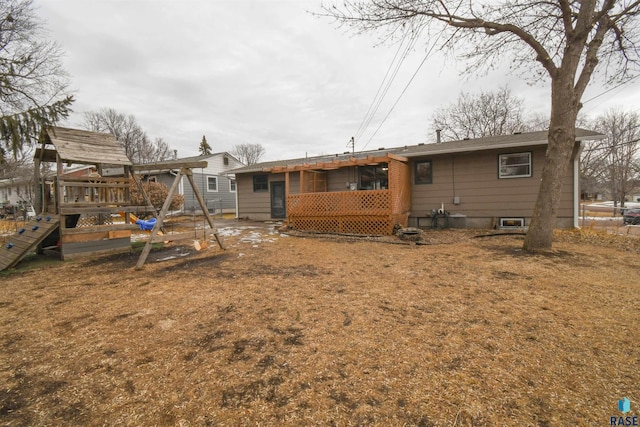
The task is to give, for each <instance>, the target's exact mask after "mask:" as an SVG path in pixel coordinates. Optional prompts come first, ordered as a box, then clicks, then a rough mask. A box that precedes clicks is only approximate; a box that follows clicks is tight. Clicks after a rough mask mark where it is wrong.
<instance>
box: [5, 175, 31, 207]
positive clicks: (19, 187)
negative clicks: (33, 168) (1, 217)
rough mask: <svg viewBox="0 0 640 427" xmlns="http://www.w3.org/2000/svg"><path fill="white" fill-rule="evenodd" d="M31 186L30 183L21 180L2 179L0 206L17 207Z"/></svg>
mask: <svg viewBox="0 0 640 427" xmlns="http://www.w3.org/2000/svg"><path fill="white" fill-rule="evenodd" d="M29 186H31V182H30V181H25V180H20V179H0V206H7V205H11V206H15V205H16V204H18V202H20V201H21V200H24V199H23V197H21V195H23V194H24V192H25V191H26V189H27V188H28V187H29Z"/></svg>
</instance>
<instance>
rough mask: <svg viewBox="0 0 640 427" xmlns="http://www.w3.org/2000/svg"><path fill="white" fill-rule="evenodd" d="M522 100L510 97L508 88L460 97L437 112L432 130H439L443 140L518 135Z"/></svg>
mask: <svg viewBox="0 0 640 427" xmlns="http://www.w3.org/2000/svg"><path fill="white" fill-rule="evenodd" d="M523 117H524V99H522V98H518V97H515V96H513V95H512V94H511V90H510V89H509V88H508V87H502V88H500V89H499V90H498V91H496V92H484V91H483V92H480V93H479V94H475V95H473V94H470V93H461V94H460V95H459V96H458V100H457V101H456V103H455V104H451V105H449V106H446V107H440V108H438V109H437V110H436V111H435V113H434V114H433V117H432V119H431V121H432V124H431V126H432V128H433V130H436V129H439V130H441V132H442V133H441V135H442V139H443V140H445V141H446V140H460V139H464V138H482V137H484V136H495V135H507V134H511V133H513V132H516V131H522V130H523V128H524V127H525V123H524V118H523Z"/></svg>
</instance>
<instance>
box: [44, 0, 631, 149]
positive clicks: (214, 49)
mask: <svg viewBox="0 0 640 427" xmlns="http://www.w3.org/2000/svg"><path fill="white" fill-rule="evenodd" d="M35 5H36V7H38V8H39V9H38V10H39V12H38V13H39V14H40V16H42V17H43V19H44V20H45V21H46V22H47V25H48V27H49V29H50V30H51V38H52V39H54V40H56V41H58V42H59V43H60V45H61V46H62V48H63V49H64V50H65V51H66V52H67V55H66V60H65V66H66V68H67V70H68V71H69V72H70V73H71V75H72V79H73V80H72V82H73V83H72V85H73V87H74V88H75V89H76V91H77V92H76V99H77V101H76V104H74V107H73V108H74V110H75V111H76V112H77V113H76V114H75V115H74V117H73V118H72V119H71V120H70V123H68V125H70V126H80V125H81V122H82V116H81V115H82V113H83V112H85V111H90V110H98V109H100V108H103V107H110V108H115V109H116V110H118V111H120V112H123V113H126V114H133V115H135V116H136V118H137V120H138V122H139V123H140V124H141V125H142V126H143V128H144V129H145V130H146V131H147V133H148V134H149V136H151V137H152V138H153V137H162V138H164V139H165V140H166V141H167V142H168V143H169V144H170V145H171V146H172V148H175V149H177V150H178V154H179V156H182V157H184V156H190V155H194V154H197V147H198V144H199V143H200V140H201V138H202V135H203V134H204V135H206V136H207V140H208V141H209V143H210V144H211V145H212V146H213V148H214V150H229V149H231V148H232V146H233V145H235V144H238V143H246V142H250V143H261V144H263V145H264V146H265V148H266V156H265V160H269V159H278V158H287V157H299V156H304V155H305V154H308V155H315V154H320V153H334V152H342V151H344V150H346V149H347V147H346V144H347V142H348V140H349V138H350V137H351V136H353V135H354V134H355V132H356V130H357V129H358V126H359V125H360V123H361V121H362V119H363V117H364V115H365V113H366V112H367V109H368V108H369V105H370V103H371V101H372V100H373V97H374V95H375V93H376V90H377V89H378V85H379V84H380V81H381V80H382V78H383V76H384V74H385V72H386V70H387V67H388V66H389V64H390V62H391V60H392V58H393V55H394V53H395V51H396V49H397V46H396V45H389V44H383V45H378V42H379V41H378V40H377V39H376V37H375V36H374V35H365V36H352V35H351V34H346V33H345V32H344V31H342V30H337V29H335V28H334V27H333V26H332V23H331V22H330V21H329V20H328V19H319V18H317V17H314V16H312V15H311V14H309V13H308V12H307V11H308V10H316V11H317V10H319V7H320V1H319V0H318V1H316V0H233V1H231V0H229V1H220V0H214V1H210V0H182V1H175V0H156V1H145V0H130V1H116V0H91V1H89V0H35ZM424 55H425V48H424V46H420V45H418V46H417V47H416V48H415V49H414V52H412V54H411V55H410V56H409V57H408V58H407V60H406V61H405V63H404V64H403V67H402V69H401V72H400V73H399V74H398V77H397V78H396V81H395V82H394V85H393V86H392V87H391V89H390V91H389V94H388V96H387V98H386V99H385V101H384V103H383V104H382V105H381V107H380V110H379V113H378V115H377V116H376V117H375V118H374V120H372V122H371V124H370V126H369V128H368V131H367V132H365V134H364V135H363V137H362V138H360V140H359V141H357V143H358V144H357V146H356V149H361V148H362V147H363V146H364V144H365V143H367V141H368V140H369V137H370V136H371V134H372V133H373V132H374V131H375V130H376V129H377V127H378V125H379V123H380V121H381V120H382V118H383V117H384V116H385V115H386V114H387V113H388V111H389V109H390V108H391V105H392V103H393V102H395V101H396V99H397V97H398V96H399V94H400V92H401V90H402V89H404V87H405V85H406V84H407V82H408V81H409V79H410V77H411V76H412V74H413V73H414V72H415V71H416V69H417V68H418V65H419V64H420V62H421V61H422V59H423V58H424ZM505 84H509V85H510V87H511V89H512V91H513V93H514V94H516V95H518V96H522V97H524V98H525V100H526V106H527V108H529V109H530V110H537V111H546V110H547V109H548V104H549V99H550V98H549V97H550V95H549V90H548V88H547V86H545V85H542V86H533V87H532V86H528V85H527V84H526V83H525V82H523V81H522V80H520V79H519V78H517V77H514V76H506V75H505V73H504V72H501V71H500V70H497V71H495V72H493V73H492V74H489V75H487V76H483V77H477V76H469V77H461V76H459V73H458V71H457V70H456V68H455V63H452V62H451V61H447V62H445V61H444V60H443V59H442V57H441V56H438V55H433V56H432V57H430V58H429V59H428V60H427V61H426V63H425V65H424V66H423V67H422V69H421V70H420V72H419V74H418V75H417V76H416V78H415V80H414V82H413V83H412V84H411V86H410V87H409V89H408V90H407V92H406V93H405V94H404V96H403V97H402V100H401V101H400V102H399V103H398V105H397V106H396V107H395V109H394V111H393V113H392V114H391V115H390V116H389V118H388V119H387V121H386V122H385V123H384V126H383V127H382V128H381V129H380V130H379V131H378V133H377V134H376V136H375V138H373V139H372V140H371V141H370V142H369V143H368V146H367V148H377V147H382V146H385V147H390V146H398V145H404V144H415V143H418V142H426V141H431V140H432V139H433V138H432V135H430V131H429V119H430V116H431V114H432V113H433V111H434V110H435V109H436V108H437V107H439V106H442V105H446V104H449V103H451V102H453V101H454V100H455V99H456V98H457V96H458V94H459V93H460V91H471V92H475V91H478V90H481V89H482V90H493V89H496V88H497V87H498V86H503V85H505ZM630 89H631V90H630ZM601 91H602V90H601V89H593V90H591V91H590V92H589V94H592V93H593V94H597V93H600V92H601ZM637 93H638V84H637V83H636V84H635V85H633V86H630V87H627V88H626V90H625V91H623V92H618V93H612V94H611V96H609V97H602V98H601V99H599V100H598V101H594V102H593V103H591V105H593V106H594V107H593V110H594V111H597V110H598V109H599V108H600V106H602V105H605V104H607V103H611V102H614V101H617V100H621V101H624V102H629V103H632V102H637V101H636V99H637V96H636V94H637ZM590 96H593V95H590ZM586 98H588V96H587V97H586ZM632 105H633V104H632ZM636 105H637V104H636Z"/></svg>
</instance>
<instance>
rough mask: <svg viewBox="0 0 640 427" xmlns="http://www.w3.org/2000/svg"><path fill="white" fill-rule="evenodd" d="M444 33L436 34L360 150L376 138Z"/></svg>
mask: <svg viewBox="0 0 640 427" xmlns="http://www.w3.org/2000/svg"><path fill="white" fill-rule="evenodd" d="M443 33H444V29H443V30H441V31H440V33H439V34H438V37H436V39H435V41H434V42H433V44H432V45H431V47H430V48H429V50H428V51H427V54H426V55H425V56H424V58H423V59H422V62H420V65H418V68H417V69H416V71H415V72H414V73H413V75H412V76H411V79H409V82H408V83H407V84H406V85H405V87H404V89H403V90H402V92H401V93H400V95H399V96H398V98H397V99H396V101H395V102H394V103H393V105H392V106H391V108H390V109H389V112H388V113H387V115H386V116H384V118H383V119H382V121H381V122H380V124H379V125H378V127H377V128H376V130H375V131H374V132H373V134H372V135H371V136H370V137H369V139H368V140H367V143H366V144H364V146H363V147H362V150H364V149H365V148H366V147H367V145H369V143H370V142H371V140H372V139H373V137H374V136H376V134H377V133H378V131H379V130H380V128H381V127H382V125H383V124H384V122H385V121H386V120H387V118H389V116H390V115H391V113H392V112H393V109H394V108H395V107H396V105H398V102H400V99H401V98H402V96H403V95H404V94H405V92H406V91H407V89H409V86H410V85H411V83H412V82H413V79H415V77H416V76H417V75H418V72H419V71H420V69H421V68H422V66H423V65H424V63H425V62H427V59H428V58H429V56H431V52H433V49H434V48H435V47H436V44H437V43H438V40H440V36H442V34H443Z"/></svg>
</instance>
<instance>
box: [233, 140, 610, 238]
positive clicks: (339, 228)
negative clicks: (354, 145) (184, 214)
mask: <svg viewBox="0 0 640 427" xmlns="http://www.w3.org/2000/svg"><path fill="white" fill-rule="evenodd" d="M603 137H604V135H602V134H600V133H597V132H593V131H588V130H584V129H578V130H577V132H576V143H577V144H578V145H579V146H580V145H581V141H586V140H597V139H602V138H603ZM546 148H547V132H546V131H540V132H530V133H519V134H514V135H505V136H497V137H486V138H478V139H473V140H461V141H451V142H443V143H434V144H418V145H412V146H404V147H398V148H391V149H379V150H376V151H369V152H360V153H345V154H336V155H332V156H319V157H314V158H303V159H294V160H283V161H274V162H264V163H259V164H255V165H252V166H246V167H243V168H239V169H236V170H233V171H232V173H234V174H235V176H236V180H237V188H238V194H237V196H238V217H241V218H250V219H257V220H266V219H286V220H287V221H288V223H289V226H291V227H292V228H294V229H302V230H313V231H320V232H344V233H355V234H391V233H392V232H393V229H394V227H395V226H398V225H399V226H401V227H407V226H414V227H415V226H417V227H431V226H438V227H444V226H458V227H471V228H491V227H496V226H497V227H526V226H528V225H529V221H530V218H531V215H532V212H533V207H534V205H535V202H536V197H537V194H538V188H539V186H540V175H541V171H542V166H543V164H544V159H545V152H546ZM577 151H578V150H577ZM578 153H579V151H578ZM579 200H580V191H579V155H578V156H575V157H574V158H573V161H572V162H571V165H570V167H569V169H568V171H567V174H566V176H565V177H564V183H563V192H562V198H561V201H560V205H559V207H558V211H557V221H556V226H557V227H563V228H567V227H573V226H578V216H579V206H578V205H579Z"/></svg>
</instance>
